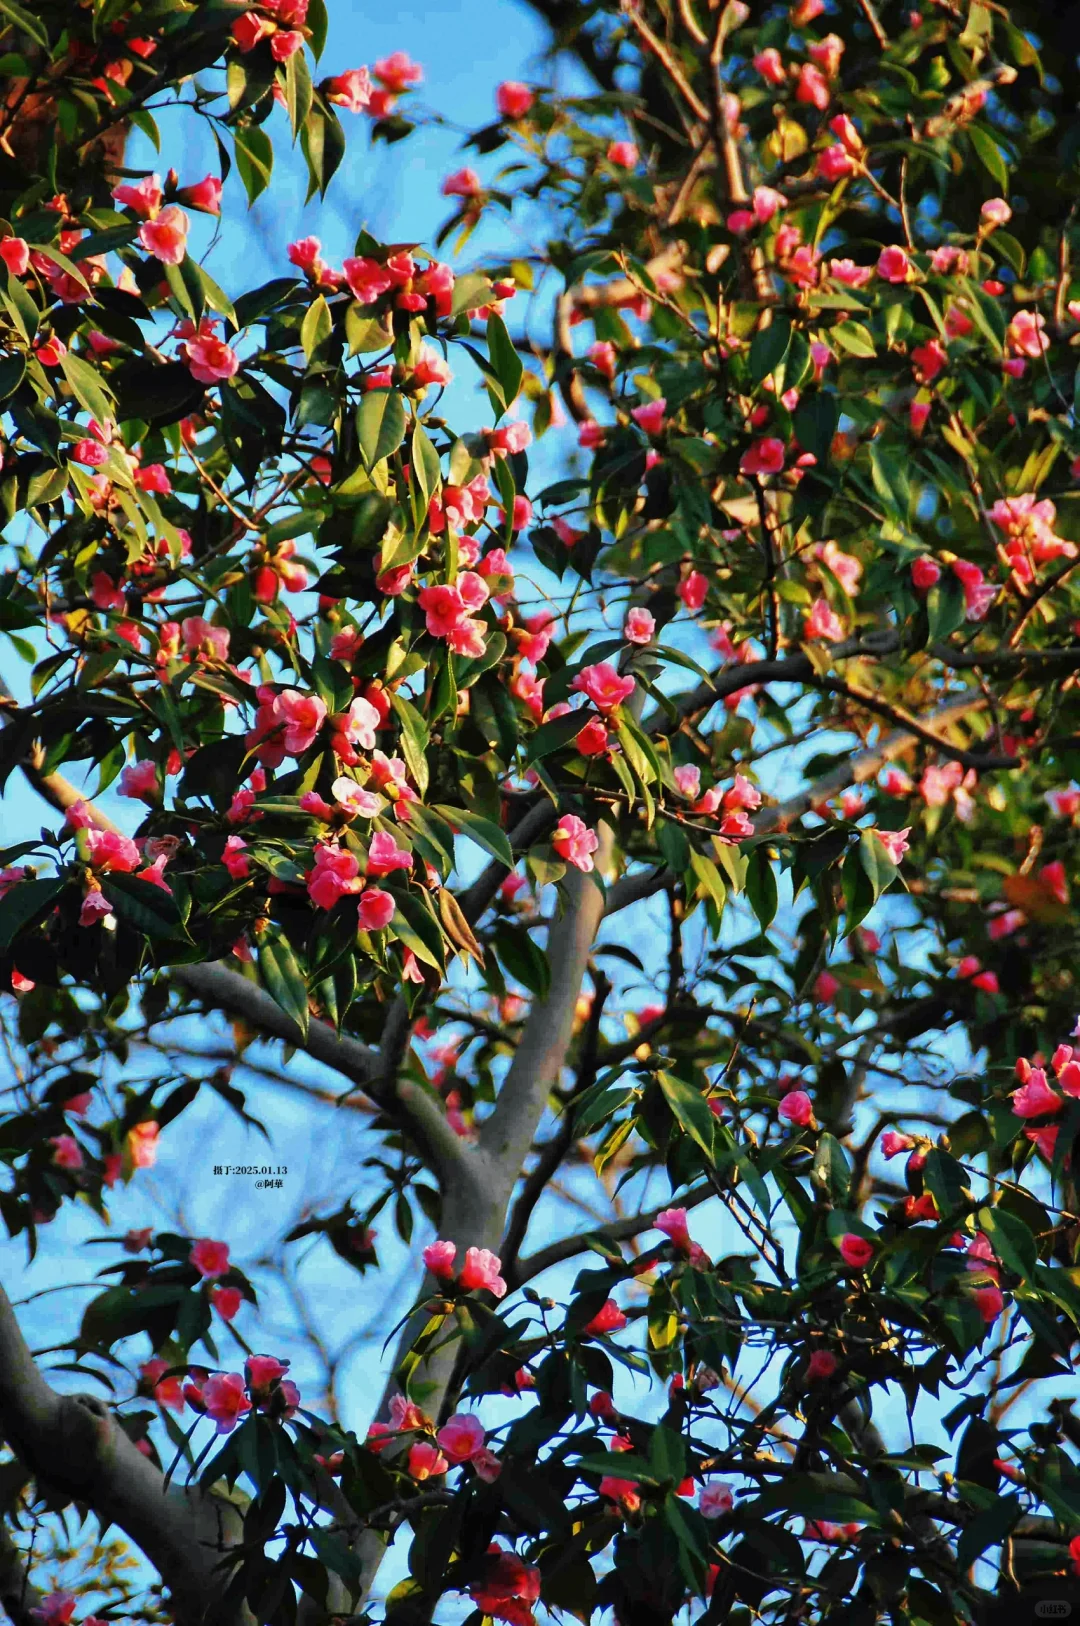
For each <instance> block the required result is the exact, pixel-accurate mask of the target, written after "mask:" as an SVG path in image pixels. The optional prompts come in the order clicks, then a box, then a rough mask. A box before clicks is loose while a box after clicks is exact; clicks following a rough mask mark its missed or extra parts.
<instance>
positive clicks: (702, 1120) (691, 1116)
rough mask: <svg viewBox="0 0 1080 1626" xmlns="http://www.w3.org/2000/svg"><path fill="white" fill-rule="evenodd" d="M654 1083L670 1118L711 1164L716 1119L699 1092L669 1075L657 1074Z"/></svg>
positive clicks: (683, 1081) (681, 1080) (690, 1085)
mask: <svg viewBox="0 0 1080 1626" xmlns="http://www.w3.org/2000/svg"><path fill="white" fill-rule="evenodd" d="M656 1082H657V1083H658V1084H659V1086H660V1088H661V1090H662V1091H663V1094H664V1100H665V1101H666V1102H667V1104H668V1106H669V1107H670V1108H671V1112H672V1116H673V1117H674V1118H676V1119H677V1120H678V1122H679V1123H680V1124H681V1125H682V1127H683V1129H685V1130H686V1133H687V1134H688V1135H689V1136H690V1138H691V1140H693V1141H696V1142H697V1144H698V1145H699V1146H700V1147H701V1150H702V1151H703V1152H704V1153H705V1156H706V1157H707V1158H708V1159H709V1161H710V1163H711V1162H712V1160H713V1126H714V1124H715V1123H716V1119H715V1118H714V1117H713V1115H712V1112H711V1111H710V1109H709V1104H708V1102H707V1101H706V1099H705V1097H704V1096H703V1095H702V1094H701V1091H700V1090H696V1089H695V1088H694V1086H693V1085H692V1084H687V1083H686V1082H685V1080H683V1079H681V1078H674V1077H673V1076H672V1074H671V1073H657V1075H656Z"/></svg>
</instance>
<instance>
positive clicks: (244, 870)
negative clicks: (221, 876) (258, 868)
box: [221, 836, 251, 881]
mask: <svg viewBox="0 0 1080 1626" xmlns="http://www.w3.org/2000/svg"><path fill="white" fill-rule="evenodd" d="M221 862H222V863H223V864H224V865H225V868H226V869H227V870H228V872H229V874H230V875H231V876H232V879H233V880H234V881H244V880H246V879H247V877H248V876H249V875H250V874H251V866H250V865H249V863H248V859H247V842H246V841H245V840H244V838H243V837H242V836H228V837H226V840H225V850H224V852H223V853H222V855H221Z"/></svg>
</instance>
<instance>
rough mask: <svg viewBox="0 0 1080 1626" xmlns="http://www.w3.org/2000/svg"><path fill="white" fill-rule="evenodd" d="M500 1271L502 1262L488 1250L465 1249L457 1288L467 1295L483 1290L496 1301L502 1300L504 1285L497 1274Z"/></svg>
mask: <svg viewBox="0 0 1080 1626" xmlns="http://www.w3.org/2000/svg"><path fill="white" fill-rule="evenodd" d="M501 1269H502V1260H501V1259H500V1258H499V1256H498V1254H495V1253H492V1252H491V1250H490V1249H489V1248H466V1250H465V1263H464V1264H463V1265H462V1267H461V1269H460V1271H459V1272H458V1286H459V1287H461V1288H464V1289H465V1291H466V1292H467V1293H469V1292H474V1291H476V1290H477V1289H483V1290H484V1291H486V1292H488V1293H491V1294H493V1295H494V1297H495V1298H497V1299H501V1298H504V1297H505V1295H506V1283H505V1282H504V1281H503V1279H502V1277H501V1276H500V1274H499V1272H500V1271H501Z"/></svg>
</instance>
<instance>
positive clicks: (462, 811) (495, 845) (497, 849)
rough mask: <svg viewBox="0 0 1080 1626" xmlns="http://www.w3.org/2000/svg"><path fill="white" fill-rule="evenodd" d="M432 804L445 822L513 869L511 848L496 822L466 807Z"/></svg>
mask: <svg viewBox="0 0 1080 1626" xmlns="http://www.w3.org/2000/svg"><path fill="white" fill-rule="evenodd" d="M433 806H434V810H435V812H436V813H439V814H441V816H442V817H443V818H444V819H445V820H446V822H447V824H450V825H453V826H456V827H457V829H459V830H460V831H461V832H462V834H463V835H466V836H468V837H469V839H470V841H475V842H476V845H477V846H478V847H483V849H484V851H485V852H486V853H490V854H491V856H492V858H497V859H498V860H499V862H500V864H505V865H506V867H507V869H513V867H514V853H513V849H512V847H511V846H510V843H509V841H508V840H507V838H506V834H505V832H504V831H502V830H500V829H499V826H498V825H497V824H492V823H491V821H490V820H489V819H482V818H481V817H480V815H479V814H478V813H472V812H470V811H469V810H468V809H467V808H463V807H447V806H445V805H440V803H438V802H435V803H434V804H433Z"/></svg>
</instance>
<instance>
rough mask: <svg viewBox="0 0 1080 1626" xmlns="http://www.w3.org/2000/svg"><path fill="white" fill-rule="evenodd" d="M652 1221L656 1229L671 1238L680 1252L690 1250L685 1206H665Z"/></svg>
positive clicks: (691, 1243) (691, 1244)
mask: <svg viewBox="0 0 1080 1626" xmlns="http://www.w3.org/2000/svg"><path fill="white" fill-rule="evenodd" d="M653 1223H654V1225H655V1226H656V1229H657V1230H658V1231H663V1233H664V1235H665V1236H667V1237H670V1238H671V1240H672V1242H674V1244H675V1246H676V1247H677V1248H678V1249H679V1251H680V1252H681V1253H689V1252H690V1249H691V1248H692V1247H693V1242H692V1241H691V1238H690V1225H689V1221H688V1219H687V1214H686V1209H685V1208H665V1209H663V1210H662V1212H661V1213H659V1214H657V1216H656V1219H655V1220H654V1221H653Z"/></svg>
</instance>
